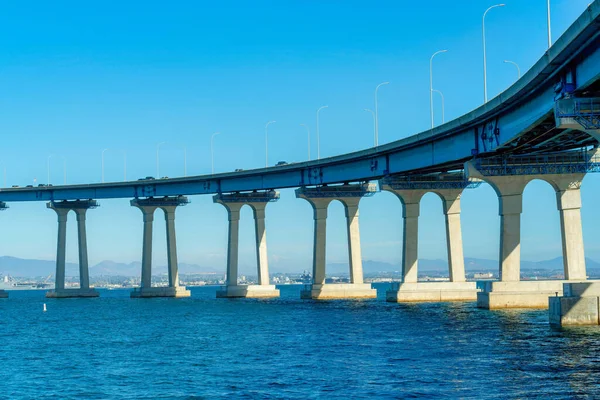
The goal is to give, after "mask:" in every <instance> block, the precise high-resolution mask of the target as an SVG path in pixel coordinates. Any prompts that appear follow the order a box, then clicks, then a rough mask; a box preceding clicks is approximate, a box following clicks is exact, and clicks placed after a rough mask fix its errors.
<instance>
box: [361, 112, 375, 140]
mask: <svg viewBox="0 0 600 400" xmlns="http://www.w3.org/2000/svg"><path fill="white" fill-rule="evenodd" d="M363 111H368V112H370V113H371V115H372V116H373V143H374V144H375V146H377V122H376V120H375V111H373V110H371V109H369V108H365V109H363Z"/></svg>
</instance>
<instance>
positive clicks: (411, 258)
mask: <svg viewBox="0 0 600 400" xmlns="http://www.w3.org/2000/svg"><path fill="white" fill-rule="evenodd" d="M402 208H403V210H404V216H403V222H404V227H403V228H404V229H403V231H404V234H403V249H402V250H403V251H402V281H403V282H417V278H418V266H419V203H405V204H403V207H402Z"/></svg>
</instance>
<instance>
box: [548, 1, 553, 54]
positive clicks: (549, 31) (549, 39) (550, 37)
mask: <svg viewBox="0 0 600 400" xmlns="http://www.w3.org/2000/svg"><path fill="white" fill-rule="evenodd" d="M550 47H552V27H551V26H550V0H548V48H550Z"/></svg>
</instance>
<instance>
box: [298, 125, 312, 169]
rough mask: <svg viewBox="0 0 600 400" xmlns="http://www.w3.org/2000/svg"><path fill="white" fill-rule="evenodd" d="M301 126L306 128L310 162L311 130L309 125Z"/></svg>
mask: <svg viewBox="0 0 600 400" xmlns="http://www.w3.org/2000/svg"><path fill="white" fill-rule="evenodd" d="M300 126H303V127H305V128H306V137H307V139H308V161H310V129H309V128H308V125H306V124H300Z"/></svg>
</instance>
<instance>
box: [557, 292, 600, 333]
mask: <svg viewBox="0 0 600 400" xmlns="http://www.w3.org/2000/svg"><path fill="white" fill-rule="evenodd" d="M548 303H549V308H550V311H549V321H550V324H551V325H557V326H566V325H600V282H598V281H588V282H578V283H565V284H564V285H563V295H562V296H554V297H550V298H549V299H548Z"/></svg>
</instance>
